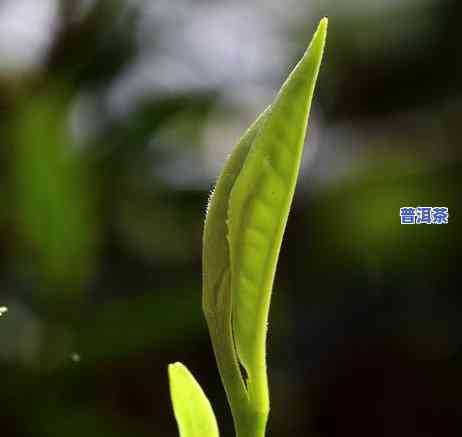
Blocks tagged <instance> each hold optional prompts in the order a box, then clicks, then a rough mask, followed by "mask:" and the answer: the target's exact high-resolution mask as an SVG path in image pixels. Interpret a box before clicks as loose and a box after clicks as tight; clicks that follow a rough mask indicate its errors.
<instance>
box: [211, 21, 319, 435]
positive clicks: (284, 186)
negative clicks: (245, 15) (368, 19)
mask: <svg viewBox="0 0 462 437" xmlns="http://www.w3.org/2000/svg"><path fill="white" fill-rule="evenodd" d="M326 32H327V19H323V20H321V22H320V24H319V27H318V29H317V31H316V33H315V35H314V37H313V39H312V41H311V43H310V45H309V47H308V49H307V51H306V52H305V54H304V56H303V57H302V59H301V60H300V62H299V63H298V64H297V66H296V67H295V68H294V70H293V71H292V73H291V74H290V75H289V77H288V79H287V80H286V82H285V83H284V85H283V86H282V88H281V90H280V91H279V93H278V95H277V96H276V98H275V100H274V102H273V103H272V104H271V105H270V106H269V107H268V108H267V109H266V110H265V111H264V112H263V113H262V114H261V115H260V117H259V118H258V119H257V120H256V122H255V123H254V124H253V125H252V126H251V127H250V128H249V130H248V131H247V132H246V133H245V134H244V136H243V137H242V139H241V140H240V142H239V144H238V145H237V146H236V148H235V149H234V151H233V153H232V154H231V156H230V157H229V159H228V161H227V163H226V165H225V167H224V169H223V172H222V174H221V175H220V177H219V179H218V182H217V184H216V187H215V191H214V193H213V195H212V196H211V199H210V202H209V207H208V212H207V217H206V222H205V229H204V248H203V270H204V278H203V308H204V312H205V316H206V319H207V323H208V327H209V331H210V336H211V340H212V344H213V348H214V352H215V356H216V359H217V363H218V368H219V370H220V374H221V378H222V381H223V384H224V387H225V390H226V393H227V396H228V400H229V403H230V406H231V410H232V413H233V418H234V424H235V428H236V433H237V435H238V437H261V436H263V435H264V432H265V426H266V421H267V416H268V411H269V396H268V383H267V374H266V334H267V319H268V311H269V305H270V297H271V290H272V287H273V280H274V274H275V270H276V265H277V260H278V256H279V250H280V247H281V243H282V238H283V234H284V230H285V226H286V222H287V217H288V214H289V210H290V206H291V203H292V198H293V195H294V190H295V185H296V181H297V176H298V172H299V167H300V161H301V157H302V153H303V144H304V140H305V134H306V128H307V121H308V115H309V111H310V106H311V100H312V97H313V92H314V87H315V84H316V79H317V76H318V72H319V67H320V64H321V59H322V55H323V51H324V45H325V39H326Z"/></svg>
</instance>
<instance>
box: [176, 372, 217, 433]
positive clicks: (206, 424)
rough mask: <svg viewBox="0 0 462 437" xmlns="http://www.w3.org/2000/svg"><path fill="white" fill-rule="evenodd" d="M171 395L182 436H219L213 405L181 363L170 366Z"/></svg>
mask: <svg viewBox="0 0 462 437" xmlns="http://www.w3.org/2000/svg"><path fill="white" fill-rule="evenodd" d="M168 376H169V380H170V395H171V398H172V404H173V410H174V413H175V418H176V421H177V424H178V429H179V431H180V436H181V437H218V436H219V433H218V426H217V421H216V419H215V415H214V414H213V410H212V407H211V405H210V402H209V401H208V399H207V397H206V396H205V394H204V392H203V391H202V389H201V387H200V385H199V384H198V383H197V381H196V380H195V379H194V376H192V374H191V373H190V372H189V370H188V369H187V368H186V367H185V366H183V364H181V363H175V364H170V365H169V366H168Z"/></svg>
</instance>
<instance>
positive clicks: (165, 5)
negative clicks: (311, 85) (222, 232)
mask: <svg viewBox="0 0 462 437" xmlns="http://www.w3.org/2000/svg"><path fill="white" fill-rule="evenodd" d="M323 16H328V17H329V19H330V28H329V35H328V44H327V51H326V55H325V60H324V63H323V66H322V69H321V75H320V81H319V84H318V88H317V92H316V97H315V100H314V104H313V109H312V116H311V121H310V126H311V130H310V135H309V140H308V141H307V144H306V149H305V157H304V162H303V169H302V173H301V177H300V180H299V184H298V188H297V193H296V197H295V202H294V208H293V211H292V214H291V216H290V219H289V223H288V227H287V233H286V238H285V240H284V244H283V248H282V253H281V258H280V263H279V269H278V273H277V278H276V283H275V288H274V295H273V304H272V311H271V323H270V333H269V346H268V348H269V356H268V360H269V373H270V383H271V395H272V413H271V418H270V423H269V432H268V435H269V436H275V437H276V436H292V435H293V436H313V437H324V436H325V437H330V436H357V437H361V436H377V437H381V436H387V437H388V436H390V437H391V436H406V437H411V436H419V437H422V436H439V437H444V436H460V435H462V425H461V422H460V418H461V417H462V378H461V372H462V317H461V316H462V296H461V292H460V288H459V287H460V285H459V284H460V282H462V281H461V276H462V273H461V268H460V261H459V260H460V253H461V249H462V236H461V232H460V211H461V207H462V186H461V181H462V173H461V172H462V159H461V158H462V153H461V149H460V146H461V140H460V138H461V135H462V123H461V110H462V80H461V77H462V56H461V54H460V42H461V41H462V35H461V33H462V31H461V25H460V22H461V18H462V2H460V1H457V0H350V1H345V2H343V1H340V0H337V1H334V0H313V1H303V0H285V1H278V0H265V1H263V0H256V1H246V0H232V1H218V0H215V1H211V0H194V1H193V0H175V1H171V0H155V1H149V0H138V1H135V0H131V1H129V0H126V1H122V0H118V1H117V0H100V1H98V0H80V1H79V0H67V1H62V2H59V1H58V0H1V1H0V205H1V208H0V306H5V307H7V309H8V311H7V312H5V311H6V308H3V309H2V310H3V313H2V314H0V375H1V377H2V378H1V381H2V382H1V384H0V428H1V430H2V431H1V432H2V435H3V436H15V437H20V436H21V437H22V436H24V437H26V436H33V437H58V436H59V437H62V436H66V437H74V436H75V437H77V436H79V437H81V436H88V437H92V436H95V437H96V436H98V437H125V436H135V435H136V436H139V437H142V436H165V437H167V436H176V435H178V434H177V430H176V425H175V422H174V418H173V414H172V410H171V406H170V401H169V394H168V384H167V374H166V366H167V364H168V363H170V362H173V361H177V360H179V361H182V362H184V363H185V364H186V365H187V366H188V367H189V368H190V369H191V371H192V372H193V373H194V374H195V375H196V377H197V379H198V380H199V382H200V383H201V385H202V387H203V388H204V390H205V391H206V393H207V395H208V396H209V398H210V400H211V402H212V404H213V406H214V409H215V412H216V415H217V418H218V421H219V424H220V428H221V431H222V435H223V436H231V435H233V434H232V421H231V418H230V414H229V410H228V406H227V404H226V401H225V397H224V393H223V389H222V387H221V384H220V380H219V376H218V372H217V370H216V366H215V362H214V358H213V353H212V349H211V346H210V342H209V339H208V333H207V330H206V325H205V322H204V319H203V316H202V313H201V307H200V300H201V296H200V294H201V259H200V257H201V233H202V226H203V220H204V212H205V207H206V203H207V198H208V194H209V192H210V189H211V187H212V185H213V183H214V180H215V178H216V176H217V174H218V172H219V170H220V168H221V167H222V165H223V163H224V160H225V158H226V156H227V154H228V153H229V152H230V150H231V149H232V147H233V145H234V144H235V143H236V142H237V140H238V138H239V136H240V135H241V133H242V132H243V130H244V129H245V128H246V127H247V126H248V125H249V124H250V123H251V122H252V121H253V119H254V118H255V117H256V115H257V114H258V113H259V112H260V111H262V110H263V109H264V107H265V106H266V105H267V104H268V103H269V102H271V100H272V98H273V97H274V94H275V92H276V90H277V89H278V88H279V86H280V84H281V83H282V81H283V79H284V78H285V77H286V75H287V74H288V72H289V71H290V69H291V68H292V67H293V66H294V65H295V63H296V61H297V59H298V58H299V57H300V55H301V54H302V53H303V51H304V50H305V48H306V46H307V43H308V42H309V40H310V38H311V36H312V33H313V31H314V29H315V27H316V25H317V22H318V21H319V19H320V18H322V17H323ZM419 205H429V206H446V207H448V208H449V213H450V218H449V224H448V225H442V226H436V225H415V226H402V225H400V219H399V208H400V207H403V206H419Z"/></svg>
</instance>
